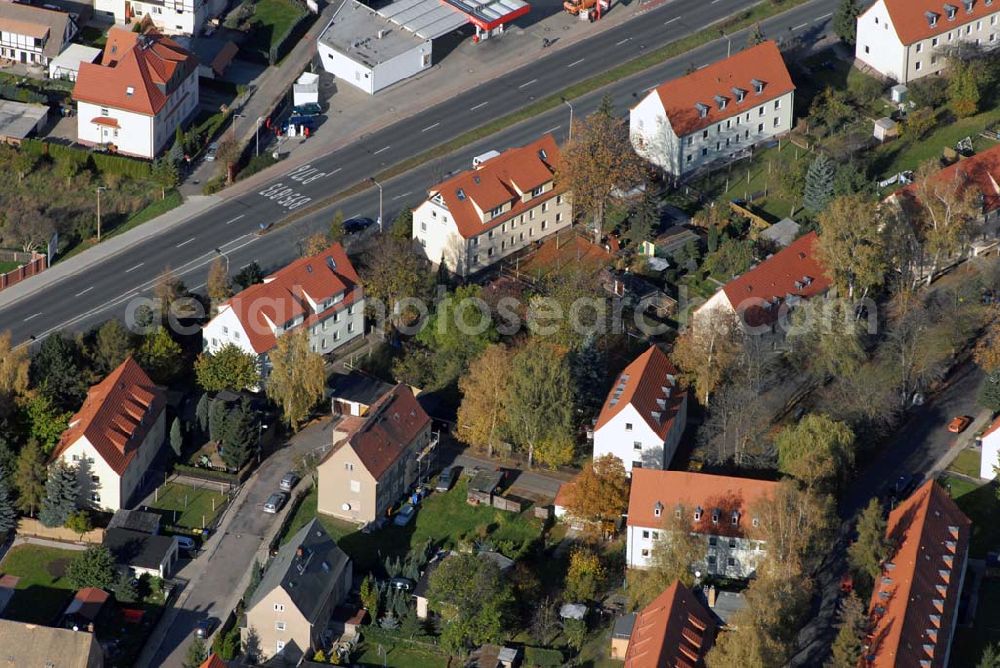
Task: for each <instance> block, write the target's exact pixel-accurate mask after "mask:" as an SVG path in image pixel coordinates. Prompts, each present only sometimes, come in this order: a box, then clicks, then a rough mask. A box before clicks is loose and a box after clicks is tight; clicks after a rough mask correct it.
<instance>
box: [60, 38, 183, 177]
mask: <svg viewBox="0 0 1000 668" xmlns="http://www.w3.org/2000/svg"><path fill="white" fill-rule="evenodd" d="M73 99H74V100H75V101H76V103H77V140H78V141H79V142H80V143H81V144H87V145H91V146H106V147H108V148H110V149H112V150H114V151H115V152H116V153H122V154H124V155H131V156H135V157H139V158H148V159H152V158H155V157H156V156H157V155H158V154H159V153H160V152H161V151H162V150H163V149H164V148H165V147H166V145H167V143H168V142H169V141H170V140H171V139H173V137H174V133H175V131H176V129H177V127H178V126H180V127H184V126H185V125H186V124H187V122H188V121H189V120H190V119H191V118H192V117H193V115H194V113H195V112H196V111H197V109H198V61H197V60H196V59H195V57H194V56H193V55H192V54H191V53H189V52H188V51H186V50H184V49H183V48H182V47H181V46H180V45H179V44H177V43H176V42H174V41H173V40H171V39H169V38H167V37H164V36H162V35H158V34H155V33H148V34H139V33H134V32H131V31H129V30H126V29H124V28H117V27H115V28H112V29H111V30H110V31H108V41H107V44H106V45H105V48H104V55H103V56H102V58H101V62H100V63H81V64H80V71H79V73H78V75H77V79H76V85H75V86H74V87H73Z"/></svg>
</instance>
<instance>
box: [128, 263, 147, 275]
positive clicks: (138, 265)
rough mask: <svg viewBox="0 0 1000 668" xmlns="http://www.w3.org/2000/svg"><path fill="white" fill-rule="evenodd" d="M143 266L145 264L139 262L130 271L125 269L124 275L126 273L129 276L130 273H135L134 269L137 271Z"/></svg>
mask: <svg viewBox="0 0 1000 668" xmlns="http://www.w3.org/2000/svg"><path fill="white" fill-rule="evenodd" d="M143 264H145V262H140V263H139V264H137V265H135V266H134V267H132V268H131V269H126V270H125V273H126V274H130V273H132V272H133V271H135V270H136V269H138V268H139V267H141V266H142V265H143Z"/></svg>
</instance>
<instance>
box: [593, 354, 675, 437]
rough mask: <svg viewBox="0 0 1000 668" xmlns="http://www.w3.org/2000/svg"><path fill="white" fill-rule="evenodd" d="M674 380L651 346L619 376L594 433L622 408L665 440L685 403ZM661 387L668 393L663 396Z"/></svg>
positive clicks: (663, 356)
mask: <svg viewBox="0 0 1000 668" xmlns="http://www.w3.org/2000/svg"><path fill="white" fill-rule="evenodd" d="M676 378H677V369H676V368H675V367H674V365H673V364H672V363H671V362H670V360H669V359H668V358H667V356H666V354H664V352H663V351H662V350H660V349H659V348H657V347H656V346H655V345H653V346H650V347H649V350H647V351H646V352H644V353H643V354H642V355H639V357H637V358H635V359H634V360H633V361H632V362H631V363H630V364H629V365H628V366H627V367H625V369H624V370H623V371H622V372H621V373H620V374H618V378H617V379H616V380H615V384H614V386H613V387H612V388H611V391H610V392H608V396H607V399H605V400H604V407H603V408H602V409H601V413H600V415H598V416H597V424H596V425H595V426H594V430H595V431H597V430H598V429H600V428H601V427H603V426H604V425H606V424H607V423H608V422H610V421H611V420H612V419H613V418H614V417H615V416H616V415H618V413H620V412H621V411H622V409H623V408H624V407H625V406H633V407H634V408H635V410H636V411H638V412H639V415H641V416H642V418H643V419H644V420H645V421H646V423H647V424H648V425H649V427H650V429H652V430H653V431H654V432H656V434H657V435H658V436H659V437H660V438H666V436H667V434H668V433H669V432H670V428H671V427H672V426H673V423H674V418H676V417H677V411H679V410H680V407H681V404H682V403H683V402H684V390H682V389H680V388H679V387H678V386H677V380H676ZM664 387H667V388H669V392H664V390H663V388H664ZM661 401H662V402H663V404H662V405H661V404H660V402H661ZM654 413H656V414H658V415H659V418H657V417H655V416H654V415H653V414H654Z"/></svg>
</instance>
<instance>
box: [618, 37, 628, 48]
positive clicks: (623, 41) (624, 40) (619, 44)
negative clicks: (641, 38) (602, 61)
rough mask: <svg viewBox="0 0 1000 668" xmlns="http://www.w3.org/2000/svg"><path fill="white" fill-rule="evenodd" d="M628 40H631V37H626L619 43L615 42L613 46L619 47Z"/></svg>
mask: <svg viewBox="0 0 1000 668" xmlns="http://www.w3.org/2000/svg"><path fill="white" fill-rule="evenodd" d="M630 39H632V38H631V37H626V38H625V39H623V40H621V41H619V42H615V46H621V45H622V44H624V43H625V42H627V41H629V40H630Z"/></svg>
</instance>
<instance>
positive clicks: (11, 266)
mask: <svg viewBox="0 0 1000 668" xmlns="http://www.w3.org/2000/svg"><path fill="white" fill-rule="evenodd" d="M18 266H19V265H18V263H17V262H0V274H6V273H7V272H8V271H14V270H15V269H17V268H18Z"/></svg>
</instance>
